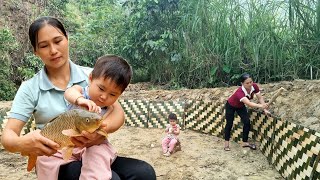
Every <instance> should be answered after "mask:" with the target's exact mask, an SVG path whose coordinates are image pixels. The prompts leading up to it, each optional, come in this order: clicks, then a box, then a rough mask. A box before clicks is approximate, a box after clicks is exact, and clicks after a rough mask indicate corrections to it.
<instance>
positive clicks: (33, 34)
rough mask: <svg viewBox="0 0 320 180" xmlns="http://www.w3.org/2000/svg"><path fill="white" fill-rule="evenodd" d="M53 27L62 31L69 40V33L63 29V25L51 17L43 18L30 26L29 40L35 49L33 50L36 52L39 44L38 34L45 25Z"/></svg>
mask: <svg viewBox="0 0 320 180" xmlns="http://www.w3.org/2000/svg"><path fill="white" fill-rule="evenodd" d="M47 24H49V25H51V26H52V27H54V28H56V29H58V30H59V31H61V33H62V34H63V35H64V36H65V37H66V38H67V39H68V36H67V32H66V30H65V28H64V27H63V24H62V23H61V22H60V21H59V20H58V19H56V18H54V17H50V16H43V17H40V18H38V19H36V20H35V21H34V22H33V23H32V24H31V25H30V26H29V40H30V42H31V45H32V47H33V50H34V51H36V49H37V44H38V32H39V30H40V29H41V28H43V27H44V26H45V25H47Z"/></svg>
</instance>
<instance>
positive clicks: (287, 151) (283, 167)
mask: <svg viewBox="0 0 320 180" xmlns="http://www.w3.org/2000/svg"><path fill="white" fill-rule="evenodd" d="M119 102H120V104H121V105H122V107H123V109H124V111H125V116H126V120H125V124H126V125H127V126H134V127H142V128H165V126H166V124H167V123H168V120H167V116H168V114H169V113H170V112H174V113H176V114H177V116H178V120H179V124H180V126H181V127H182V129H189V130H193V131H197V132H200V133H206V134H210V135H213V136H218V137H221V138H223V134H224V126H225V109H224V103H221V102H218V103H217V102H211V101H207V102H206V101H145V100H128V99H121V100H120V101H119ZM249 114H250V120H251V126H252V127H251V132H250V134H249V137H250V138H251V140H253V141H256V142H259V144H260V145H259V149H260V150H261V152H262V153H263V154H264V155H265V156H266V157H267V159H268V161H269V163H270V164H272V165H273V166H274V167H275V169H276V170H277V171H278V172H279V173H280V174H281V175H282V176H283V177H284V178H286V179H297V180H298V179H303V180H309V179H312V180H315V179H320V165H319V164H320V162H319V160H320V133H319V132H316V131H314V130H311V129H308V128H305V127H303V126H300V125H297V124H294V123H291V122H288V121H285V120H283V119H280V118H278V117H269V116H266V115H264V114H263V113H261V112H257V111H254V110H251V109H250V110H249ZM6 121H7V119H6V118H5V119H3V120H2V121H1V126H0V133H1V131H2V129H3V127H4V125H5V123H6ZM34 129H35V123H34V121H29V122H28V123H27V124H26V126H25V127H24V129H23V131H22V132H21V134H26V133H28V132H30V131H32V130H34ZM231 138H232V140H233V141H235V142H241V139H242V123H241V121H240V117H239V116H237V115H236V117H235V120H234V125H233V128H232V131H231Z"/></svg>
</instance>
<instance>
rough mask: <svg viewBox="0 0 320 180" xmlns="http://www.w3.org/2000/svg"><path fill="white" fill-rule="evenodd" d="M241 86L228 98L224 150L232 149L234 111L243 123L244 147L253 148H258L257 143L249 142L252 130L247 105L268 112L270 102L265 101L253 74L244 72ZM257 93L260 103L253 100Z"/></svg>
mask: <svg viewBox="0 0 320 180" xmlns="http://www.w3.org/2000/svg"><path fill="white" fill-rule="evenodd" d="M240 81H241V87H239V88H238V89H237V90H236V91H235V92H234V93H233V94H232V95H231V96H230V97H229V99H228V101H227V103H226V120H227V124H226V127H225V130H224V132H225V136H224V138H225V143H224V150H225V151H230V146H229V140H230V132H231V129H232V126H233V120H234V113H235V112H237V114H238V115H239V116H240V118H241V121H242V123H243V132H242V142H243V144H242V147H249V148H251V149H253V150H255V149H256V145H255V144H250V143H249V142H248V135H249V131H250V119H249V114H248V111H247V108H246V105H247V106H249V107H253V108H261V109H263V110H264V112H265V113H268V110H267V108H268V104H267V103H265V102H264V99H263V97H262V95H261V93H260V90H259V87H258V85H257V84H256V83H254V82H253V80H252V78H251V76H250V75H249V74H247V73H245V74H242V75H241V77H240ZM254 95H256V96H257V97H258V100H259V104H257V103H254V102H251V101H250V100H251V99H253V96H254Z"/></svg>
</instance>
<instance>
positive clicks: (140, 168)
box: [59, 156, 156, 180]
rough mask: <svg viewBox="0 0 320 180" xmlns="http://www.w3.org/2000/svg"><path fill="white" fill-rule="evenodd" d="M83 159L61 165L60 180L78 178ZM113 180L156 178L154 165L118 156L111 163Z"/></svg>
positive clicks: (150, 179) (153, 179)
mask: <svg viewBox="0 0 320 180" xmlns="http://www.w3.org/2000/svg"><path fill="white" fill-rule="evenodd" d="M81 166H82V163H81V161H73V162H71V163H68V164H65V165H63V166H61V167H60V170H59V180H78V179H79V176H80V173H81ZM111 170H112V180H139V179H141V180H156V173H155V171H154V169H153V167H152V166H151V165H150V164H148V163H147V162H145V161H141V160H138V159H132V158H127V157H119V156H118V157H117V158H116V160H115V161H114V162H113V163H112V165H111Z"/></svg>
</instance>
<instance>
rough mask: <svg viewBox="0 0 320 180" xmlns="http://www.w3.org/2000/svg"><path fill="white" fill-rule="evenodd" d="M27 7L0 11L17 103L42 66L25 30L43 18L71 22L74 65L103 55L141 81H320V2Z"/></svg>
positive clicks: (3, 94) (3, 93) (91, 2)
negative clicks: (117, 58) (248, 77)
mask: <svg viewBox="0 0 320 180" xmlns="http://www.w3.org/2000/svg"><path fill="white" fill-rule="evenodd" d="M22 2H23V1H21V2H19V1H14V0H7V1H4V3H5V5H4V6H3V7H5V8H7V9H0V10H1V13H2V15H3V16H1V17H3V18H2V19H0V22H1V20H2V22H4V23H0V40H1V41H0V43H1V44H0V54H1V56H0V60H1V63H2V64H3V66H2V67H1V68H0V78H1V81H0V99H1V100H10V99H12V98H13V96H14V93H15V91H16V88H17V87H18V86H19V85H20V83H21V82H22V81H23V80H26V79H28V78H30V77H32V75H33V74H34V73H36V72H37V71H38V70H39V69H40V68H41V67H42V63H41V61H40V60H39V59H37V58H36V57H34V56H33V55H32V54H33V53H32V49H31V47H30V45H29V42H28V39H27V36H26V35H25V33H26V32H27V29H28V25H29V24H30V23H31V22H32V21H33V20H34V19H35V18H37V17H39V16H43V15H50V16H55V17H58V18H59V19H60V20H61V21H63V23H64V24H65V26H66V28H67V30H68V33H69V37H70V40H69V42H70V47H71V48H70V51H71V53H70V54H71V59H72V60H73V61H74V62H76V63H78V64H80V65H85V66H93V64H94V63H95V60H96V59H97V58H98V57H99V56H102V55H103V54H118V55H121V56H123V57H125V58H126V59H127V60H128V61H129V62H130V64H131V65H132V67H133V70H134V79H133V82H142V81H149V82H152V83H156V84H167V85H168V86H167V87H171V88H172V89H178V88H183V87H185V88H203V87H208V88H210V87H217V86H229V85H236V84H237V83H238V82H237V78H238V77H239V75H240V74H241V73H243V72H248V73H250V74H252V75H253V77H254V80H255V81H257V82H260V83H267V82H272V81H281V80H293V79H297V78H300V79H319V72H320V56H319V55H320V53H319V50H320V49H319V47H320V46H319V42H320V41H319V40H320V17H319V16H320V1H315V0H288V1H283V0H263V1H257V0H246V1H245V0H121V1H120V0H113V1H112V0H108V1H105V0H63V1H57V0H48V1H44V0H37V1H35V2H36V3H27V2H23V3H25V4H23V3H22ZM21 3H22V4H21ZM26 3H27V4H26ZM14 8H17V9H18V10H20V11H23V12H27V13H24V17H26V18H24V21H23V23H18V24H22V27H21V28H19V27H18V28H12V26H10V25H13V24H15V23H14V21H15V20H16V19H18V18H19V16H17V17H15V16H10V13H16V12H17V11H12V12H11V11H10V9H14ZM5 10H7V11H5ZM25 15H27V16H25ZM4 17H7V18H4ZM1 24H4V26H1Z"/></svg>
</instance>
